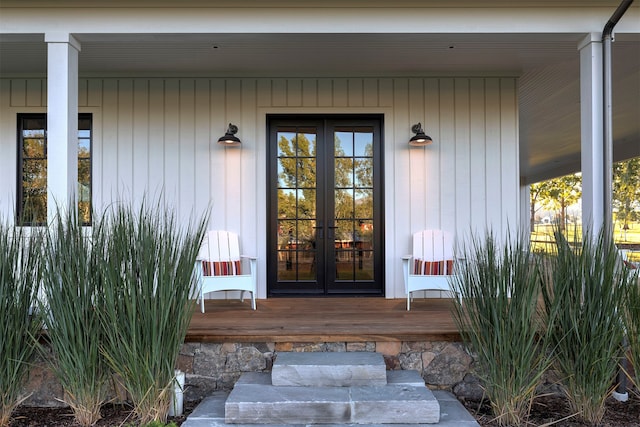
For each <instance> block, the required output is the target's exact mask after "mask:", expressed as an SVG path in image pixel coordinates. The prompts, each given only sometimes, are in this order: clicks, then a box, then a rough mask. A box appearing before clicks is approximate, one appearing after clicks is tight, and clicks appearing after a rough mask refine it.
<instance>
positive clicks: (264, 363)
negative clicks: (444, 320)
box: [25, 341, 482, 406]
mask: <svg viewBox="0 0 640 427" xmlns="http://www.w3.org/2000/svg"><path fill="white" fill-rule="evenodd" d="M344 351H347V352H354V351H368V352H377V353H381V354H382V356H383V358H384V361H385V364H386V367H387V370H399V369H403V370H416V371H418V372H420V373H421V375H422V377H423V378H424V380H425V383H426V384H427V386H428V387H429V388H432V389H444V390H449V391H452V392H453V393H454V394H456V395H457V396H458V397H459V398H468V399H474V400H477V399H480V398H481V396H482V389H481V388H480V386H479V384H478V382H477V380H476V378H475V377H474V376H473V375H471V374H470V371H471V365H472V363H473V358H472V357H471V356H470V355H469V354H468V353H467V352H466V351H465V350H464V348H463V346H462V344H461V343H457V342H449V341H437V342H387V341H384V342H323V343H289V342H278V343H274V342H266V343H265V342H260V343H185V344H184V345H183V346H182V348H181V350H180V356H179V359H178V366H177V367H178V369H180V370H182V371H183V372H185V373H186V387H185V399H186V400H187V401H196V400H200V399H202V398H204V397H206V396H208V395H210V394H211V393H213V392H214V391H219V390H225V391H229V390H231V389H232V388H233V385H234V384H235V382H236V381H237V380H238V379H239V378H240V376H241V375H242V374H243V373H244V372H270V371H271V368H272V365H273V360H274V358H275V355H276V354H277V353H278V352H344ZM25 391H26V392H27V393H33V394H32V395H31V396H30V397H29V399H28V400H27V401H26V402H25V405H30V406H59V405H60V404H61V403H60V401H59V400H57V399H60V398H62V388H61V387H60V385H59V384H58V383H57V381H56V380H55V377H54V375H53V373H52V372H51V371H50V370H49V369H48V367H47V364H46V362H45V361H44V360H39V361H38V362H37V363H36V364H35V366H33V367H32V369H31V373H30V379H29V382H28V384H27V387H26V390H25ZM121 395H122V393H121V392H120V393H117V392H115V391H114V392H113V396H114V397H118V396H121Z"/></svg>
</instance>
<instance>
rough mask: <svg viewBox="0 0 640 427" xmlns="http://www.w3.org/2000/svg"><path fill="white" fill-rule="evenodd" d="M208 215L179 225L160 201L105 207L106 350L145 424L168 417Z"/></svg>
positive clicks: (102, 302) (104, 296)
mask: <svg viewBox="0 0 640 427" xmlns="http://www.w3.org/2000/svg"><path fill="white" fill-rule="evenodd" d="M207 220H208V218H206V217H205V218H202V219H201V220H199V221H197V222H192V223H190V225H189V226H188V227H186V228H183V227H180V226H179V225H178V224H177V222H176V220H175V215H174V214H173V212H171V211H170V210H168V209H166V208H164V207H162V206H161V205H160V204H159V203H158V204H157V205H156V206H153V207H150V206H147V205H146V204H145V203H143V205H142V206H141V207H140V208H139V209H138V210H135V211H134V209H133V208H132V207H130V206H124V205H118V206H115V207H113V209H112V210H111V211H109V212H108V216H107V219H106V221H105V229H106V230H107V231H106V233H105V234H104V235H105V239H104V240H103V241H102V242H100V243H99V245H100V251H101V252H102V257H103V260H104V262H103V263H102V264H101V275H102V277H103V278H104V289H103V294H102V299H101V308H102V310H101V311H100V313H101V316H102V323H103V326H104V329H105V340H104V346H103V353H104V355H105V357H106V359H107V360H108V362H109V365H110V366H111V368H112V369H113V370H114V371H115V372H116V373H117V374H118V376H119V377H120V379H121V380H122V382H123V385H124V387H125V388H126V389H127V391H128V392H129V394H130V395H131V398H132V400H133V403H134V411H135V412H136V415H137V417H138V419H139V421H140V422H141V423H148V422H151V421H161V422H164V421H166V417H167V412H168V408H169V402H170V395H169V393H170V390H171V384H172V381H173V377H174V369H175V365H176V361H177V357H178V353H179V349H180V346H181V345H182V342H183V341H184V337H185V335H186V330H187V328H188V325H189V322H190V320H191V315H192V312H193V301H192V299H193V297H194V295H193V292H194V290H195V286H194V276H193V268H194V265H195V260H196V256H197V253H198V250H199V248H200V245H201V243H202V239H203V236H204V232H205V227H206V223H207Z"/></svg>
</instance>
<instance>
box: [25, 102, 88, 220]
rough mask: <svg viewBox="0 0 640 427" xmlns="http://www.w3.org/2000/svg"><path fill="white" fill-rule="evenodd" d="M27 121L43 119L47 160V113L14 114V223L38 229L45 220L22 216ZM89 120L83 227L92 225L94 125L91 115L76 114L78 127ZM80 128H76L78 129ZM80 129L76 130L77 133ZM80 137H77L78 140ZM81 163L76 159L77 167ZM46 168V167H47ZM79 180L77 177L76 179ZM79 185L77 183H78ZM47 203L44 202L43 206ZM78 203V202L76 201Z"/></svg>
mask: <svg viewBox="0 0 640 427" xmlns="http://www.w3.org/2000/svg"><path fill="white" fill-rule="evenodd" d="M29 119H44V132H45V137H44V139H45V141H44V154H45V155H44V159H45V160H47V159H48V154H49V153H48V141H47V137H48V135H47V113H28V112H27V113H17V114H16V133H17V135H16V146H17V156H16V163H17V165H16V206H15V223H16V225H18V226H24V227H40V226H44V225H46V218H45V221H44V222H39V221H26V220H25V219H24V218H23V215H24V185H23V177H24V161H25V158H24V136H23V135H24V133H23V131H24V123H25V121H26V120H29ZM87 119H88V120H89V131H90V133H89V138H88V139H89V221H88V222H87V221H85V222H83V225H85V226H90V225H91V224H92V220H93V218H92V206H93V157H94V156H93V149H94V140H95V125H94V114H93V113H78V125H79V124H80V121H81V120H87ZM79 127H80V126H78V128H79ZM79 130H80V128H79V129H78V131H79ZM79 137H80V136H79V135H78V138H79ZM81 161H86V160H85V158H80V157H78V166H80V162H81ZM47 167H48V165H47ZM78 178H79V177H78ZM78 184H79V181H78ZM46 203H47V201H46V200H45V206H46ZM78 203H80V200H78Z"/></svg>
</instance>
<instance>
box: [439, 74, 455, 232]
mask: <svg viewBox="0 0 640 427" xmlns="http://www.w3.org/2000/svg"><path fill="white" fill-rule="evenodd" d="M440 115H441V116H440V126H441V128H440V132H441V133H440V140H441V142H440V156H441V157H440V158H441V168H440V188H441V190H440V191H441V198H440V200H441V206H440V209H441V213H440V216H441V218H442V222H441V224H440V227H438V228H441V229H443V230H457V227H456V222H455V221H456V191H457V189H456V188H455V182H456V181H455V173H456V172H455V169H456V165H455V158H456V157H455V155H456V146H455V138H456V123H455V87H454V81H453V79H450V78H446V79H441V80H440Z"/></svg>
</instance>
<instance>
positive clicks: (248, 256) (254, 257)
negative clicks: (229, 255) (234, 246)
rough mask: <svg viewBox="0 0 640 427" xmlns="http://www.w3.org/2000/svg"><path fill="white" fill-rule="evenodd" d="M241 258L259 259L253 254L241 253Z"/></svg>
mask: <svg viewBox="0 0 640 427" xmlns="http://www.w3.org/2000/svg"><path fill="white" fill-rule="evenodd" d="M240 258H247V259H258V257H256V256H253V255H240Z"/></svg>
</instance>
